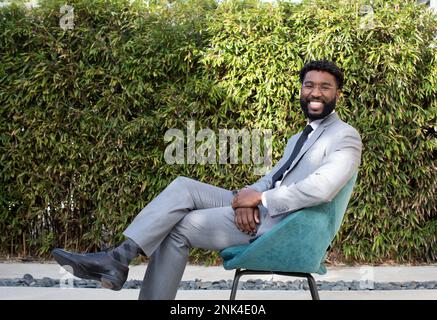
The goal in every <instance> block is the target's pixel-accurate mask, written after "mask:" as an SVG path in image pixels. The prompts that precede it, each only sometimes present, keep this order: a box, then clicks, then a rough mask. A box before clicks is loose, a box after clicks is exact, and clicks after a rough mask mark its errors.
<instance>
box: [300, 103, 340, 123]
mask: <svg viewBox="0 0 437 320" xmlns="http://www.w3.org/2000/svg"><path fill="white" fill-rule="evenodd" d="M312 100H315V99H312ZM299 101H300V108H301V109H302V111H303V113H304V114H305V117H307V118H308V119H310V120H318V119H323V118H324V117H326V116H327V115H329V114H330V113H331V112H332V110H334V108H335V105H336V103H337V98H334V99H332V100H331V101H328V102H323V101H321V100H318V101H320V102H322V103H323V111H322V113H320V114H310V113H309V112H308V104H309V103H310V100H307V99H304V98H300V100H299Z"/></svg>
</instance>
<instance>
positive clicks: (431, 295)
mask: <svg viewBox="0 0 437 320" xmlns="http://www.w3.org/2000/svg"><path fill="white" fill-rule="evenodd" d="M146 267H147V266H146V265H138V266H131V268H130V272H129V277H128V279H130V280H141V279H142V278H143V276H144V272H145V270H146ZM26 273H29V274H31V275H32V276H33V277H34V278H36V279H40V278H43V277H49V278H53V279H61V278H64V277H68V276H69V275H67V274H66V273H65V271H64V270H63V269H62V268H61V267H59V265H57V264H55V263H46V264H35V263H8V262H3V263H1V262H0V279H4V278H22V277H23V276H24V275H25V274H26ZM233 276H234V271H232V270H230V271H228V270H224V269H223V268H222V267H220V266H218V267H215V266H214V267H204V266H195V265H188V266H187V268H186V269H185V273H184V276H183V278H182V280H186V281H189V280H195V279H198V280H201V281H218V280H229V279H233ZM314 278H315V279H316V280H319V281H330V282H334V281H340V280H343V281H353V280H356V281H366V280H367V281H374V282H407V281H417V282H424V281H437V264H434V265H428V266H378V267H370V266H358V267H331V268H328V272H327V274H325V275H314ZM249 279H262V280H271V281H290V280H295V279H293V278H290V277H284V276H277V275H264V276H258V275H253V276H245V277H243V278H242V279H241V281H247V280H249ZM138 293H139V290H138V289H124V290H121V291H119V292H114V291H111V290H106V289H81V288H69V289H65V288H38V287H0V299H1V300H4V299H32V300H35V299H41V300H51V299H60V300H64V299H65V300H88V299H96V300H100V299H104V300H107V299H114V300H119V299H120V300H130V299H137V297H138ZM229 293H230V290H179V291H178V294H177V297H176V299H182V300H226V299H228V298H229ZM319 293H320V298H321V299H328V300H329V299H336V300H356V299H360V300H361V299H363V300H366V299H372V300H375V299H376V300H379V299H390V300H391V299H395V300H397V299H401V300H403V299H408V300H410V299H413V300H415V299H424V300H437V290H433V289H430V290H383V291H377V290H361V291H360V290H356V291H355V290H353V291H323V290H321V291H320V292H319ZM310 298H311V297H310V293H309V291H293V290H291V291H281V290H262V291H261V290H240V291H238V294H237V299H245V300H268V299H277V300H279V299H296V300H301V299H310Z"/></svg>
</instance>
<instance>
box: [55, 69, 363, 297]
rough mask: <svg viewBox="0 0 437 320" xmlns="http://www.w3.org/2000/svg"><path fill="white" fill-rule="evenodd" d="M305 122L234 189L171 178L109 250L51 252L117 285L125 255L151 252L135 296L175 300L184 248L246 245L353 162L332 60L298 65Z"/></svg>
mask: <svg viewBox="0 0 437 320" xmlns="http://www.w3.org/2000/svg"><path fill="white" fill-rule="evenodd" d="M300 81H301V83H302V87H301V93H300V104H301V108H302V110H303V112H304V114H305V116H306V118H307V119H308V124H307V126H306V127H305V129H304V130H303V131H302V132H300V133H298V134H296V135H294V136H292V137H291V138H290V139H289V141H288V143H287V146H286V147H285V151H284V155H283V157H282V158H281V159H280V160H279V162H278V163H277V164H276V165H275V166H274V167H273V168H272V170H271V171H270V172H269V173H268V174H267V175H265V176H264V177H262V178H261V179H259V180H258V181H257V182H256V183H254V184H252V185H249V186H246V187H244V188H242V189H241V190H240V191H239V192H236V191H234V192H233V191H231V190H226V189H223V188H220V187H216V186H212V185H209V184H206V183H202V182H199V181H196V180H193V179H189V178H186V177H177V178H176V179H175V180H173V182H172V183H170V184H169V185H168V186H167V188H166V189H164V190H163V191H162V192H161V193H160V194H159V195H158V196H157V197H156V198H155V199H153V200H152V201H151V202H150V203H149V204H148V205H147V206H146V207H145V208H144V209H143V210H142V211H141V212H140V213H139V214H138V215H137V216H136V218H135V219H134V221H133V222H132V223H131V224H130V225H129V226H128V228H127V229H126V230H125V232H124V235H125V236H126V237H127V240H126V241H124V242H123V243H122V244H121V245H120V246H118V247H116V248H115V249H113V250H111V251H108V252H98V253H90V254H75V253H70V252H67V251H64V250H61V249H55V250H53V251H52V254H53V256H54V258H55V259H56V260H57V261H58V262H59V263H60V264H61V265H68V266H69V267H70V268H71V269H70V272H72V273H73V274H74V275H76V276H78V277H81V278H86V279H95V280H98V281H101V282H102V286H104V287H106V288H110V289H113V290H120V289H121V288H122V286H123V284H124V282H125V281H126V279H127V274H128V270H129V269H128V266H129V262H130V261H131V260H132V259H133V258H134V257H136V256H138V255H139V254H145V255H146V256H147V257H149V258H150V261H149V264H148V267H147V271H146V274H145V277H144V281H143V286H142V289H141V292H140V297H139V298H140V299H174V298H175V296H176V292H177V289H178V286H179V283H180V280H181V278H182V275H183V272H184V269H185V265H186V263H187V260H188V253H189V248H191V247H196V248H203V249H209V250H222V249H224V248H227V247H230V246H234V245H240V244H247V243H249V242H250V241H253V240H254V239H255V238H257V237H259V236H261V235H262V234H263V233H265V232H267V231H268V230H269V229H270V228H271V227H272V226H273V225H274V224H275V223H277V222H278V221H280V220H281V219H283V218H284V217H285V216H286V215H287V214H291V213H293V212H294V211H297V210H299V209H302V208H306V207H312V206H316V205H319V204H321V203H324V202H328V201H330V200H331V199H333V198H334V197H335V195H336V194H337V192H338V191H340V189H341V188H342V187H343V186H344V185H345V184H346V183H347V181H348V180H349V179H350V178H351V177H352V175H353V174H354V173H355V172H356V170H357V169H358V166H359V164H360V159H361V148H362V147H361V139H360V136H359V134H358V132H357V131H356V130H355V129H354V128H353V127H351V126H350V125H348V124H346V123H345V122H343V121H342V120H340V119H339V117H338V115H337V114H336V113H335V111H334V108H335V105H336V101H337V99H338V98H339V95H340V89H341V88H342V86H343V73H342V71H341V70H340V69H339V68H338V67H337V66H336V65H335V64H334V63H332V62H329V61H325V60H321V61H311V62H309V63H307V64H306V65H305V66H304V67H303V68H302V70H301V72H300Z"/></svg>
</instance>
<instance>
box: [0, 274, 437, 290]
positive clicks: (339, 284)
mask: <svg viewBox="0 0 437 320" xmlns="http://www.w3.org/2000/svg"><path fill="white" fill-rule="evenodd" d="M60 283H61V280H60V279H52V278H42V279H34V277H33V276H32V275H31V274H25V275H24V276H23V278H15V279H0V287H46V288H48V287H58V288H59V287H74V288H101V287H102V286H101V285H100V282H98V281H94V280H73V279H72V278H70V279H63V280H62V285H60ZM141 283H142V281H141V280H128V281H126V283H125V284H124V286H123V289H140V288H141ZM231 287H232V280H219V281H201V280H199V279H195V280H192V281H181V283H180V285H179V289H181V290H230V289H231ZM317 287H318V289H319V290H327V291H347V290H418V289H421V290H424V289H435V290H437V281H425V282H416V281H410V282H365V281H361V282H360V281H333V282H328V281H317ZM239 289H240V290H309V288H308V283H307V281H306V280H294V281H268V280H261V279H256V280H247V281H240V283H239Z"/></svg>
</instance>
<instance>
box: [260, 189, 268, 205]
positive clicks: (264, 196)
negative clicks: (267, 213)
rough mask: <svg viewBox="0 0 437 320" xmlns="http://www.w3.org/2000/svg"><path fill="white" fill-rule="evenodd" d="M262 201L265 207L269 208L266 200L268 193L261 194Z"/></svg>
mask: <svg viewBox="0 0 437 320" xmlns="http://www.w3.org/2000/svg"><path fill="white" fill-rule="evenodd" d="M261 202H262V204H263V206H264V208H267V200H266V193H265V192H263V193H262V194H261Z"/></svg>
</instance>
